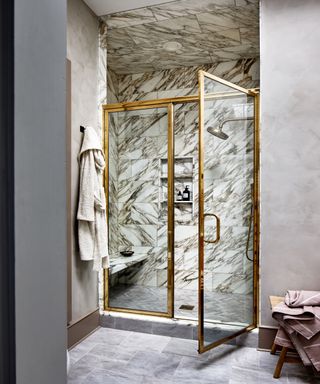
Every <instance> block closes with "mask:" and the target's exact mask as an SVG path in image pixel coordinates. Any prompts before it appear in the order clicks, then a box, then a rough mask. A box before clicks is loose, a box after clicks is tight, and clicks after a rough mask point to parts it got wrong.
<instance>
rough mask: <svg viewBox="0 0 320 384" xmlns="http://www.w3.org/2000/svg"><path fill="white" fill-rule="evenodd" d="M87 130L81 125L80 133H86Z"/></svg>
mask: <svg viewBox="0 0 320 384" xmlns="http://www.w3.org/2000/svg"><path fill="white" fill-rule="evenodd" d="M85 130H86V129H85V127H84V126H83V125H80V132H82V133H84V131H85Z"/></svg>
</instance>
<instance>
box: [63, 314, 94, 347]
mask: <svg viewBox="0 0 320 384" xmlns="http://www.w3.org/2000/svg"><path fill="white" fill-rule="evenodd" d="M99 326H100V314H99V308H97V309H95V310H94V311H93V312H90V313H88V314H87V315H86V316H84V317H82V318H81V319H79V320H77V321H74V322H72V323H71V324H69V325H68V328H67V329H68V349H70V348H72V347H74V346H75V345H76V344H78V343H79V342H80V341H82V340H83V339H85V338H86V337H88V336H89V335H90V334H91V333H92V332H93V331H95V330H96V329H97V328H99Z"/></svg>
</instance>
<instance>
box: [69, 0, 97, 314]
mask: <svg viewBox="0 0 320 384" xmlns="http://www.w3.org/2000/svg"><path fill="white" fill-rule="evenodd" d="M98 54H99V22H98V19H97V17H96V16H95V15H94V14H93V13H92V11H91V10H90V9H89V8H88V7H87V5H85V3H84V2H83V1H82V0H68V26H67V57H68V59H69V60H70V61H71V77H72V110H71V120H72V122H71V126H72V127H71V129H72V132H71V141H72V142H71V192H72V218H73V232H74V236H73V238H72V303H73V305H72V320H73V321H76V320H78V319H79V318H81V317H82V316H84V315H86V314H88V313H89V312H91V311H93V310H94V309H96V308H97V307H98V288H97V286H98V281H97V280H98V276H97V273H96V272H93V271H92V262H84V261H81V260H80V257H79V252H78V245H77V229H76V212H77V200H78V199H77V197H78V179H79V166H78V161H77V155H78V152H79V149H80V145H81V140H82V133H81V132H80V130H79V127H80V125H91V126H93V127H97V124H98V64H99V60H98V59H99V57H98Z"/></svg>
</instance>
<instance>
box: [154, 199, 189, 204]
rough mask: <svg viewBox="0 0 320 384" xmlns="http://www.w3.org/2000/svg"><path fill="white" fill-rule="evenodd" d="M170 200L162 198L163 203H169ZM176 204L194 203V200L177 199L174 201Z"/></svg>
mask: <svg viewBox="0 0 320 384" xmlns="http://www.w3.org/2000/svg"><path fill="white" fill-rule="evenodd" d="M167 203H168V202H167V201H166V200H162V201H161V204H167ZM174 204H193V201H191V200H188V201H186V200H185V201H183V200H182V201H178V200H176V201H174Z"/></svg>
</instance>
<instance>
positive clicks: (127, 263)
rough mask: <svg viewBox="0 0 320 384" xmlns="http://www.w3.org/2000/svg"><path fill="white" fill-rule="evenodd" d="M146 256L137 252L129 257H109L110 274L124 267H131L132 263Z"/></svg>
mask: <svg viewBox="0 0 320 384" xmlns="http://www.w3.org/2000/svg"><path fill="white" fill-rule="evenodd" d="M147 258H148V255H146V254H137V255H132V256H130V257H124V256H119V257H112V258H110V275H114V274H115V273H118V272H120V271H123V270H124V269H127V268H129V267H132V266H133V265H135V264H137V263H140V262H141V261H144V260H146V259H147Z"/></svg>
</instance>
